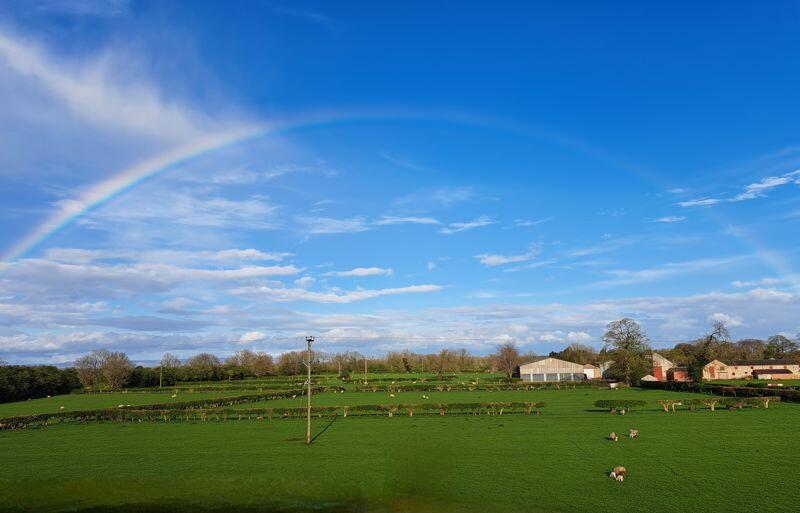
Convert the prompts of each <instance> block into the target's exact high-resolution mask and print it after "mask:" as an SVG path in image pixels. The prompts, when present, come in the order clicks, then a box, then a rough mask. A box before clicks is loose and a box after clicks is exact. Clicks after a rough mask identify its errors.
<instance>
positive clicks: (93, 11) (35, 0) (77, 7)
mask: <svg viewBox="0 0 800 513" xmlns="http://www.w3.org/2000/svg"><path fill="white" fill-rule="evenodd" d="M29 5H30V7H32V8H33V9H35V10H37V11H39V12H43V13H56V14H69V15H72V16H98V17H116V16H122V15H125V14H127V13H128V12H129V5H130V1H129V0H29Z"/></svg>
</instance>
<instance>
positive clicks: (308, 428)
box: [306, 337, 314, 445]
mask: <svg viewBox="0 0 800 513" xmlns="http://www.w3.org/2000/svg"><path fill="white" fill-rule="evenodd" d="M306 342H308V357H307V358H308V359H307V361H306V368H307V369H308V381H306V386H307V388H306V396H307V399H308V410H307V412H306V444H308V445H310V444H311V343H312V342H314V337H306Z"/></svg>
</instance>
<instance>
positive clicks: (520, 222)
mask: <svg viewBox="0 0 800 513" xmlns="http://www.w3.org/2000/svg"><path fill="white" fill-rule="evenodd" d="M553 219H555V217H554V216H549V217H545V218H543V219H514V226H519V227H525V226H536V225H540V224H543V223H546V222H548V221H552V220H553Z"/></svg>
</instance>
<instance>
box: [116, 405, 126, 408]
mask: <svg viewBox="0 0 800 513" xmlns="http://www.w3.org/2000/svg"><path fill="white" fill-rule="evenodd" d="M124 406H125V405H124V404H118V405H117V408H123V407H124Z"/></svg>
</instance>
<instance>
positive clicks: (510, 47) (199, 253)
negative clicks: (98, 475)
mask: <svg viewBox="0 0 800 513" xmlns="http://www.w3.org/2000/svg"><path fill="white" fill-rule="evenodd" d="M799 11H800V9H799V8H798V7H797V5H796V4H795V3H791V2H786V3H782V2H773V3H770V4H769V5H766V6H765V5H756V4H754V3H752V2H742V3H737V2H726V3H724V4H723V3H719V4H715V3H708V4H704V5H697V4H696V3H691V2H686V3H681V2H677V3H671V4H669V5H666V4H664V5H644V4H641V3H634V2H631V3H626V2H617V3H612V4H603V5H602V6H601V5H598V4H597V3H594V2H586V3H581V2H569V3H568V2H562V3H558V4H544V3H542V4H540V5H535V4H534V5H527V6H525V5H518V4H516V3H507V4H497V3H492V4H488V3H484V4H479V3H474V4H473V3H462V4H459V6H458V7H455V6H447V5H430V3H429V2H419V3H416V2H404V3H402V4H396V5H378V4H375V3H368V2H364V3H360V2H352V3H338V4H336V5H334V4H332V3H329V2H316V3H315V2H292V3H279V2H276V3H269V2H237V3H234V4H232V5H225V6H224V5H222V4H220V3H219V2H207V3H204V2H192V3H191V4H189V3H186V2H144V1H125V0H111V1H100V0H39V1H26V2H22V1H11V2H6V3H4V4H3V6H2V7H0V130H1V132H0V133H2V137H0V218H1V219H2V220H3V223H2V224H0V252H3V254H4V255H5V259H4V261H3V263H2V264H0V266H1V267H0V359H3V360H6V361H19V362H34V361H35V362H47V361H51V362H61V361H67V360H70V359H71V358H74V356H75V355H78V354H81V353H84V352H86V351H88V350H91V349H95V348H99V347H109V348H114V349H122V350H125V351H127V352H128V353H129V354H131V355H132V356H133V357H135V358H137V359H152V358H158V357H160V355H161V353H163V352H164V351H168V350H169V351H172V352H175V353H177V354H179V355H181V356H185V355H189V354H192V353H195V352H198V351H200V350H210V351H213V352H215V353H218V354H221V355H225V354H230V353H232V352H234V351H236V350H238V349H243V348H249V349H254V350H266V351H269V352H272V353H277V352H280V351H283V350H287V349H294V348H296V347H297V346H298V345H299V344H300V341H301V340H302V337H303V336H305V335H306V334H315V335H317V336H318V337H319V341H320V342H319V344H318V345H319V347H320V349H322V350H326V351H342V350H359V351H361V352H363V353H367V354H380V353H383V352H385V351H388V350H393V349H399V350H402V349H412V350H416V351H433V350H438V349H439V348H441V347H451V348H460V347H466V348H468V349H470V350H472V351H474V352H478V353H486V352H491V351H492V350H493V349H494V347H495V346H496V345H497V344H498V343H500V342H504V341H514V342H516V343H517V344H518V345H520V346H521V347H522V348H524V349H528V350H532V351H537V352H543V353H545V352H549V351H551V350H558V349H560V348H561V347H563V346H564V345H565V344H568V343H570V342H582V343H587V344H591V345H594V346H596V347H599V346H600V344H601V337H602V334H603V331H604V326H605V324H606V323H608V322H609V321H611V320H615V319H617V318H620V317H622V316H630V317H633V318H635V319H637V320H638V321H639V322H641V323H642V325H643V326H644V327H645V328H646V330H647V331H648V333H649V334H650V336H651V338H652V339H653V341H654V343H655V345H656V346H659V345H664V346H666V345H671V344H674V343H675V342H679V341H684V340H690V339H693V338H696V337H697V336H699V335H701V334H702V333H704V332H705V331H706V330H707V329H708V326H709V325H710V323H711V322H713V321H714V320H724V321H726V322H727V323H728V325H729V327H730V328H731V331H732V332H733V335H734V336H735V337H737V338H740V337H741V338H743V337H766V336H769V335H772V334H776V333H784V334H788V335H794V334H795V333H797V332H798V331H800V317H798V315H797V312H798V311H799V310H798V308H799V307H800V297H799V296H798V293H800V288H799V287H800V274H798V270H797V267H798V266H797V262H798V250H800V246H799V245H798V240H797V233H798V225H800V194H798V192H800V171H799V170H800V137H799V136H798V131H797V123H796V120H797V118H798V114H799V113H800V105H799V104H798V102H799V101H800V100H798V96H797V94H796V91H797V90H800V83H799V82H800V80H799V79H800V72H798V69H800V68H798V66H797V62H798V53H800V52H799V51H800V31H798V24H799V23H800V12H799ZM239 133H246V134H249V137H232V138H229V139H228V141H229V143H228V144H224V145H221V146H220V147H216V146H215V145H213V144H212V145H209V144H206V143H204V142H203V141H207V140H217V139H218V138H220V137H223V138H224V137H228V134H239ZM253 134H256V135H253ZM231 141H232V142H231ZM187 148H189V149H187ZM197 149H200V150H205V151H195V150H197ZM172 155H183V156H189V157H190V158H188V159H183V160H180V161H173V160H174V159H173V160H170V159H171V157H170V156H172ZM151 162H159V164H158V165H155V164H154V165H151V166H150V167H148V165H149V164H148V163H151ZM165 164H166V165H165ZM131 169H140V170H145V171H146V172H145V173H144V174H143V175H142V176H140V178H142V177H145V178H144V179H142V180H140V181H136V182H135V183H131V182H130V180H129V181H128V182H126V181H125V180H124V177H126V176H127V177H129V176H131V175H130V173H129V170H131ZM126 173H127V174H126ZM98 191H103V194H102V195H101V194H100V192H98ZM97 199H102V201H99V202H98V201H95V200H97ZM59 216H61V217H59ZM60 218H63V219H69V222H67V223H65V224H64V226H63V227H61V228H60V229H56V223H54V222H53V219H60ZM42 234H44V235H47V236H46V237H40V236H39V235H42Z"/></svg>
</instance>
